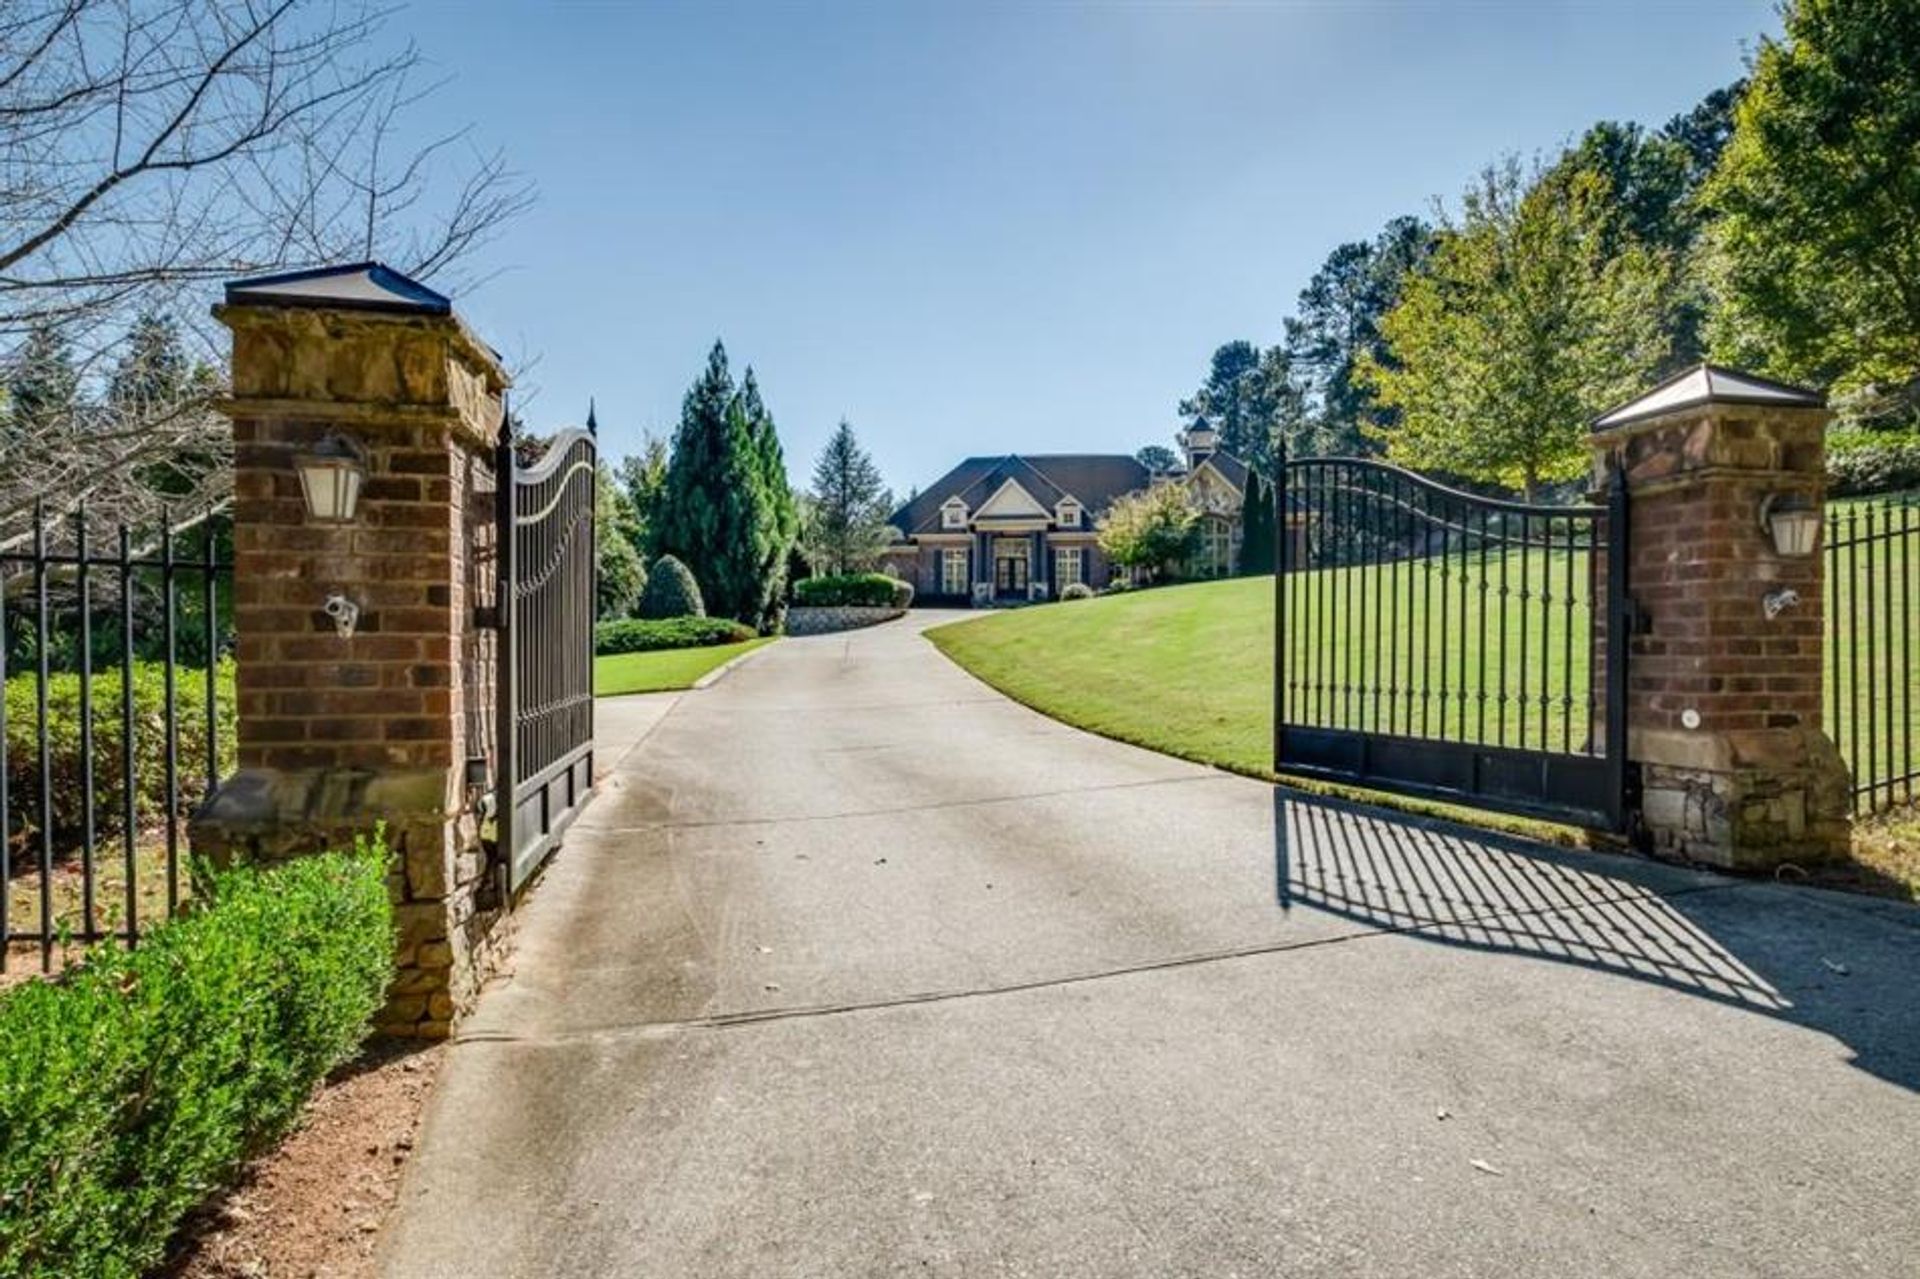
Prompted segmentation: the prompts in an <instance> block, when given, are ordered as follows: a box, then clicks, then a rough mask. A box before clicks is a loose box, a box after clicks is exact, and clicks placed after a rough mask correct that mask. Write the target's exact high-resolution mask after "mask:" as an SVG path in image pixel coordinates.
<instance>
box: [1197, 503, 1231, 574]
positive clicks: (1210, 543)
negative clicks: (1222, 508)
mask: <svg viewBox="0 0 1920 1279" xmlns="http://www.w3.org/2000/svg"><path fill="white" fill-rule="evenodd" d="M1232 571H1233V526H1232V525H1231V524H1229V523H1227V521H1225V520H1223V519H1221V518H1220V517H1219V516H1217V515H1209V516H1208V517H1207V518H1206V519H1204V520H1202V521H1201V522H1200V574H1201V576H1203V577H1225V576H1226V575H1227V574H1228V573H1230V572H1232Z"/></svg>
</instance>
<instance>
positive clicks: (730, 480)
mask: <svg viewBox="0 0 1920 1279" xmlns="http://www.w3.org/2000/svg"><path fill="white" fill-rule="evenodd" d="M746 437H747V432H746V427H745V420H744V418H742V416H741V414H740V412H739V393H738V392H737V390H736V389H735V387H734V383H733V375H732V373H731V372H730V371H729V370H728V368H727V351H726V347H724V346H723V345H721V344H720V343H719V342H715V343H714V344H713V350H712V351H711V352H709V353H708V356H707V367H706V370H705V371H704V372H703V373H702V374H701V375H700V377H699V379H698V380H696V381H695V382H694V384H693V386H692V387H690V388H689V389H688V391H687V394H686V397H685V399H684V400H682V402H681V406H680V425H679V427H678V429H676V430H675V432H674V436H673V455H672V458H671V460H670V461H669V462H668V464H667V475H666V482H665V484H664V485H663V487H662V489H661V492H660V502H659V508H658V510H657V511H656V512H655V521H656V524H655V528H654V530H653V535H652V536H653V543H654V549H655V551H656V552H657V553H658V554H660V555H663V556H665V555H671V556H673V557H675V558H676V559H678V560H679V561H681V562H682V563H684V564H685V565H686V566H687V568H688V569H689V570H690V571H691V572H692V574H693V576H694V578H695V580H696V581H698V583H699V585H700V592H701V594H702V596H704V597H705V600H706V602H707V606H708V607H709V608H710V609H712V610H713V612H714V614H715V615H716V616H725V617H737V616H739V615H740V614H741V613H744V612H753V611H754V610H753V609H751V608H748V607H747V606H746V601H747V597H748V595H749V594H750V593H751V592H750V590H749V583H748V582H747V581H743V578H750V577H751V575H750V574H742V573H741V572H740V568H739V565H740V562H741V558H742V556H741V548H742V545H743V544H745V545H746V546H747V549H748V552H749V553H750V552H751V541H752V529H751V527H750V523H751V520H750V518H749V517H748V513H749V512H750V511H751V504H750V498H747V497H743V494H744V493H745V492H746V490H748V489H749V488H750V486H751V484H752V482H753V475H752V471H751V468H750V463H749V458H748V456H747V449H746V446H745V445H746ZM655 572H656V575H657V573H658V566H657V565H656V566H655Z"/></svg>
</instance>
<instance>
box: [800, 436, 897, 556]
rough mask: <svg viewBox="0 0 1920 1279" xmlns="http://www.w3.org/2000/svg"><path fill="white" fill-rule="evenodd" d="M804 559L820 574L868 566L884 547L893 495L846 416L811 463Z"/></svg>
mask: <svg viewBox="0 0 1920 1279" xmlns="http://www.w3.org/2000/svg"><path fill="white" fill-rule="evenodd" d="M812 498H813V501H812V503H811V514H812V518H811V520H810V521H809V522H808V529H807V558H808V560H809V561H811V562H812V563H813V564H814V566H815V567H816V568H818V569H819V570H820V571H822V572H824V573H830V574H831V573H851V572H855V571H857V570H860V569H866V568H870V567H872V565H873V562H874V560H875V559H876V558H877V557H878V556H879V553H880V549H881V548H882V547H883V546H885V545H886V530H887V514H888V512H889V509H890V508H891V506H892V504H893V503H892V495H891V494H889V493H888V492H887V491H886V488H885V486H884V485H883V484H882V483H881V480H880V468H879V467H877V466H875V465H874V464H873V458H872V457H870V456H869V455H868V454H867V451H866V450H865V449H863V448H861V447H860V441H859V440H858V439H857V438H856V437H855V436H854V433H853V426H852V425H851V424H850V423H849V422H848V421H847V420H846V419H845V418H841V419H840V425H839V427H838V428H836V429H835V430H834V433H833V435H832V436H831V437H830V438H829V439H828V440H827V445H826V447H825V448H823V449H821V450H820V457H819V460H818V461H816V462H815V463H814V466H813V493H812Z"/></svg>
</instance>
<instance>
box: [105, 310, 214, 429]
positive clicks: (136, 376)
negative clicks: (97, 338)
mask: <svg viewBox="0 0 1920 1279" xmlns="http://www.w3.org/2000/svg"><path fill="white" fill-rule="evenodd" d="M192 384H193V368H192V365H191V364H190V363H189V362H188V360H187V353H186V350H185V348H184V347H182V346H181V344H180V329H179V326H178V325H176V324H175V323H174V322H173V320H172V319H171V318H169V317H166V316H162V315H155V314H154V313H152V312H147V313H145V314H142V315H141V316H140V317H139V318H138V319H136V320H135V321H134V322H133V327H132V328H131V329H129V330H128V331H127V340H126V350H125V352H124V353H123V354H122V355H121V357H120V361H119V363H118V364H116V365H115V366H114V370H113V376H112V377H111V378H110V379H109V380H108V383H107V402H108V403H109V404H111V405H112V406H113V407H114V408H115V409H118V410H119V411H121V412H123V413H129V414H144V413H152V412H156V411H163V410H165V409H166V408H167V407H168V406H170V405H173V404H176V403H178V402H179V401H180V400H181V399H183V398H185V397H186V396H187V395H188V393H189V392H190V391H191V390H192Z"/></svg>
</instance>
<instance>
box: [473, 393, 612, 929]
mask: <svg viewBox="0 0 1920 1279" xmlns="http://www.w3.org/2000/svg"><path fill="white" fill-rule="evenodd" d="M597 456H598V448H597V445H596V443H595V441H594V437H593V435H592V434H591V433H590V432H588V431H578V430H575V431H567V432H565V433H563V434H562V435H560V436H559V437H558V438H557V439H555V440H554V442H553V444H552V446H551V447H550V448H549V449H548V450H547V453H546V455H545V456H544V457H542V458H541V459H540V461H539V463H538V464H536V465H534V466H532V467H530V468H528V469H526V470H524V471H523V470H521V469H520V467H519V465H518V463H517V462H516V460H515V458H514V452H513V446H512V444H511V442H509V441H503V442H502V443H501V445H500V447H499V450H498V452H497V453H496V455H495V468H496V475H497V479H496V484H497V485H498V490H497V492H498V508H499V514H498V524H497V526H496V529H495V537H496V545H497V546H498V547H499V562H498V564H497V566H496V573H497V587H496V590H497V594H498V603H497V604H496V609H497V613H496V621H497V624H498V626H499V633H500V646H499V661H498V665H497V668H496V674H495V679H496V680H497V682H498V686H497V688H496V690H495V692H496V696H497V698H498V707H497V710H496V719H495V739H496V745H495V756H496V758H495V761H494V764H495V783H494V784H495V790H494V794H495V796H496V803H495V812H494V820H495V822H496V823H497V827H496V831H495V838H496V840H497V847H498V848H499V849H500V858H501V861H502V863H503V865H504V869H505V872H506V877H507V890H508V892H509V893H513V892H517V891H519V889H520V886H521V885H522V884H524V883H526V881H527V879H528V878H529V877H530V876H531V875H532V874H533V872H534V871H535V870H537V869H539V866H540V863H541V862H542V861H544V860H545V859H546V857H547V854H548V853H550V852H552V851H553V847H554V845H555V844H557V843H558V842H559V841H560V836H561V834H562V833H563V832H564V831H565V830H566V828H567V826H568V825H569V824H571V823H572V821H573V819H574V818H575V817H576V816H578V815H579V812H580V809H581V808H582V807H583V806H584V805H585V804H586V802H587V798H588V796H589V794H590V793H591V791H592V787H593V615H594V595H595V589H594V546H593V506H594V487H595V476H596V466H597Z"/></svg>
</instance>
